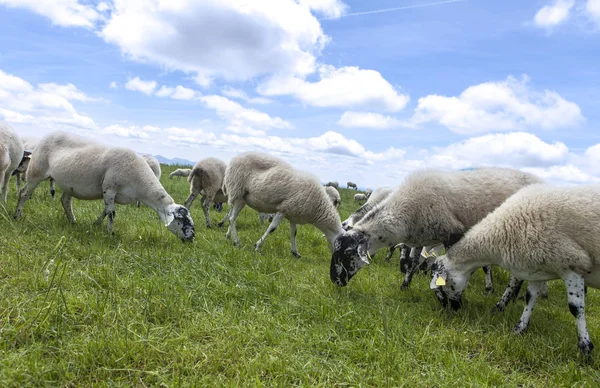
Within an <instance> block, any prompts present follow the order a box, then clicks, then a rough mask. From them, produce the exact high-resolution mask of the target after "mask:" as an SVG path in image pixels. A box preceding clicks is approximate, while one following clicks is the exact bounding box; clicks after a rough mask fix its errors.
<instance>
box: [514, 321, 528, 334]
mask: <svg viewBox="0 0 600 388" xmlns="http://www.w3.org/2000/svg"><path fill="white" fill-rule="evenodd" d="M525 331H527V326H525V325H523V324H522V323H521V322H519V323H517V325H516V326H515V328H514V329H513V332H514V333H515V334H522V333H525Z"/></svg>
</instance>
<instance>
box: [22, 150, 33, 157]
mask: <svg viewBox="0 0 600 388" xmlns="http://www.w3.org/2000/svg"><path fill="white" fill-rule="evenodd" d="M27 156H31V151H27V150H25V151H23V157H27Z"/></svg>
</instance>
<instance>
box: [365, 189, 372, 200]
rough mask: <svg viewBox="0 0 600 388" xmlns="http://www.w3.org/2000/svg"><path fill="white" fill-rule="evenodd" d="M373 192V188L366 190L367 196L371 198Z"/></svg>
mask: <svg viewBox="0 0 600 388" xmlns="http://www.w3.org/2000/svg"><path fill="white" fill-rule="evenodd" d="M371 194H373V190H371V189H366V190H365V195H366V196H367V198H369V197H370V196H371Z"/></svg>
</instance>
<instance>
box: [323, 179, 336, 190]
mask: <svg viewBox="0 0 600 388" xmlns="http://www.w3.org/2000/svg"><path fill="white" fill-rule="evenodd" d="M325 186H331V187H335V188H336V189H338V188H339V187H340V184H339V183H338V182H335V181H334V182H327V183H325Z"/></svg>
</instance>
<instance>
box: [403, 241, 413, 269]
mask: <svg viewBox="0 0 600 388" xmlns="http://www.w3.org/2000/svg"><path fill="white" fill-rule="evenodd" d="M410 252H411V249H410V247H409V246H408V245H406V244H401V245H400V272H402V273H406V272H407V271H408V267H409V260H410Z"/></svg>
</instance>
